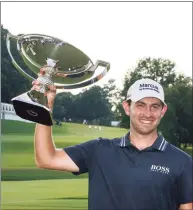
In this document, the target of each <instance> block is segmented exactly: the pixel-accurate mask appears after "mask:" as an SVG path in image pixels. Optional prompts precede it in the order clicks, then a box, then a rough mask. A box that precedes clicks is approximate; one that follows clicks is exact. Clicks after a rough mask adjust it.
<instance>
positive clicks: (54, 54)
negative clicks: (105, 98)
mask: <svg viewBox="0 0 193 210" xmlns="http://www.w3.org/2000/svg"><path fill="white" fill-rule="evenodd" d="M6 45H7V49H8V53H9V55H10V57H11V60H12V63H13V64H14V66H15V67H16V69H17V70H18V71H19V72H20V73H21V74H23V75H24V76H25V77H27V78H28V79H30V80H35V79H36V78H37V81H39V83H40V90H39V91H36V90H30V91H28V92H26V93H23V94H21V95H19V96H17V97H15V98H13V99H12V103H13V106H14V109H15V112H16V114H17V115H18V116H20V117H21V118H23V119H26V120H29V121H32V122H37V123H40V124H44V125H53V121H52V115H51V112H50V110H49V109H48V107H47V98H46V96H45V92H46V91H47V90H48V89H49V86H50V85H55V86H56V89H57V90H59V89H60V90H62V89H63V90H65V89H76V88H81V87H85V86H88V85H91V84H93V83H95V82H97V81H99V80H100V79H102V78H103V77H104V76H105V75H106V73H107V72H108V71H109V69H110V63H108V62H106V61H102V60H97V61H96V63H95V64H94V63H93V62H92V60H91V59H90V58H89V57H88V56H87V55H86V54H85V53H83V52H82V51H80V50H79V49H78V48H76V47H74V46H73V45H71V44H69V43H67V42H63V41H62V40H60V39H58V38H55V37H52V36H48V35H42V34H26V35H23V34H22V35H18V36H14V35H12V34H10V33H9V34H8V35H7V40H6Z"/></svg>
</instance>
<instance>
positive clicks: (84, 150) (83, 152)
mask: <svg viewBox="0 0 193 210" xmlns="http://www.w3.org/2000/svg"><path fill="white" fill-rule="evenodd" d="M98 142H99V140H98V139H95V140H90V141H87V142H84V143H81V144H78V145H75V146H70V147H66V148H64V151H65V152H66V153H67V154H68V156H69V157H70V158H71V159H72V160H73V161H74V163H75V164H76V165H77V166H78V167H79V172H73V174H74V175H79V174H83V173H87V172H88V169H89V163H90V161H91V159H92V154H94V151H95V149H96V147H97V144H98Z"/></svg>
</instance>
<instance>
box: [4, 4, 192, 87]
mask: <svg viewBox="0 0 193 210" xmlns="http://www.w3.org/2000/svg"><path fill="white" fill-rule="evenodd" d="M1 23H2V24H3V25H4V28H6V29H8V30H9V31H10V32H11V33H12V34H14V35H17V34H20V33H22V34H25V33H41V34H47V35H51V36H55V37H58V38H60V39H62V40H63V41H66V42H69V43H71V44H72V45H75V46H76V47H78V48H79V49H80V50H82V51H83V52H85V53H86V54H87V55H88V56H89V57H90V58H91V59H92V60H93V61H94V62H95V61H96V60H97V59H100V60H105V61H108V62H110V63H111V70H110V72H109V73H108V76H106V77H105V78H103V79H102V80H103V81H100V82H99V83H101V84H102V83H105V82H107V80H108V79H109V78H115V79H116V82H117V86H119V87H121V84H122V81H123V77H124V74H125V72H126V71H127V69H129V68H133V67H135V65H136V62H137V61H138V60H139V59H141V58H143V57H146V56H151V57H155V58H157V57H163V58H167V59H170V60H173V61H174V62H175V63H176V70H177V71H178V72H183V73H185V75H187V76H192V6H191V3H190V2H189V3H187V2H184V3H183V2H171V3H168V2H124V3H118V2H106V3H105V2H100V3H99V2H85V3H83V2H3V3H1Z"/></svg>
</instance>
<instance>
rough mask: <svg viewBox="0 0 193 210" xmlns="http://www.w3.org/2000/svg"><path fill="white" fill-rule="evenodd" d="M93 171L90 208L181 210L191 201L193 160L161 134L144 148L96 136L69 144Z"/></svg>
mask: <svg viewBox="0 0 193 210" xmlns="http://www.w3.org/2000/svg"><path fill="white" fill-rule="evenodd" d="M64 150H65V151H66V152H67V154H68V155H69V156H70V158H71V159H72V160H73V161H74V162H75V163H76V165H77V166H78V167H79V172H77V173H73V174H75V175H79V174H82V173H86V172H88V175H89V195H88V209H89V210H150V209H151V210H178V208H179V206H180V204H184V203H191V202H193V199H192V166H193V165H192V158H191V157H190V156H189V155H188V154H186V153H184V152H183V151H182V150H180V149H178V148H177V147H175V146H174V145H172V144H170V143H168V142H167V141H166V140H165V139H164V137H163V136H159V137H158V138H157V139H156V141H155V142H154V144H153V145H152V146H151V147H148V148H146V149H144V150H141V151H140V150H138V149H137V148H136V147H134V146H133V145H132V144H131V143H130V141H129V133H128V134H126V135H125V136H123V137H121V138H115V139H111V140H109V139H102V138H99V139H96V140H90V141H88V142H85V143H82V144H79V145H76V146H70V147H67V148H64Z"/></svg>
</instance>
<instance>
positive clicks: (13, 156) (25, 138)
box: [1, 120, 127, 181]
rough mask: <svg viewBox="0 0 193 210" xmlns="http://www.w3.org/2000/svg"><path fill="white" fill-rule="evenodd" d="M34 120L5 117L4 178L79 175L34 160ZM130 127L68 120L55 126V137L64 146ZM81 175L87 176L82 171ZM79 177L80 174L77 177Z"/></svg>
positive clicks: (105, 135)
mask: <svg viewBox="0 0 193 210" xmlns="http://www.w3.org/2000/svg"><path fill="white" fill-rule="evenodd" d="M34 128H35V125H34V124H33V123H24V122H15V121H5V120H2V136H1V151H2V161H1V165H2V176H1V178H2V180H4V181H9V180H35V179H67V178H70V179H71V178H75V176H73V175H72V174H70V173H65V172H58V171H52V170H41V169H38V168H37V167H36V165H35V161H34V148H33V138H34V136H33V135H34ZM126 132H127V130H125V129H119V128H109V127H102V130H101V131H99V130H96V129H92V130H88V126H87V125H81V124H73V123H65V124H63V125H62V126H53V137H54V142H55V144H56V146H57V147H59V148H64V147H67V146H70V145H74V144H79V143H81V142H84V141H88V140H91V139H95V138H98V137H100V136H102V137H108V138H113V137H115V136H122V135H123V134H125V133H126ZM81 177H87V176H86V175H83V176H82V175H81ZM76 178H78V177H76Z"/></svg>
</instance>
